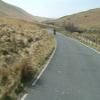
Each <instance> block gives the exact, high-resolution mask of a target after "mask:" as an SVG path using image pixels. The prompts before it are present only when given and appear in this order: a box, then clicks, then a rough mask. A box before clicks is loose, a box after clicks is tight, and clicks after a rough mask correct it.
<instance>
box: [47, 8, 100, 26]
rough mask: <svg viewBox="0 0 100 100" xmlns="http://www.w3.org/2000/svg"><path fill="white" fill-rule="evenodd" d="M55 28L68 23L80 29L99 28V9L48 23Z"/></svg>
mask: <svg viewBox="0 0 100 100" xmlns="http://www.w3.org/2000/svg"><path fill="white" fill-rule="evenodd" d="M48 22H49V23H51V24H56V25H57V26H58V25H59V26H63V25H65V24H68V23H73V24H75V25H77V26H80V27H85V28H86V27H100V8H96V9H91V10H88V11H84V12H80V13H76V14H73V15H68V16H64V17H61V18H59V19H56V20H53V21H48Z"/></svg>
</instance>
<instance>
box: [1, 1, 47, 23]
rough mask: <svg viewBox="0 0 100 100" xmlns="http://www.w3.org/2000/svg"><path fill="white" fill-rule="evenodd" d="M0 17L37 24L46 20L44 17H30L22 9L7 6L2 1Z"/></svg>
mask: <svg viewBox="0 0 100 100" xmlns="http://www.w3.org/2000/svg"><path fill="white" fill-rule="evenodd" d="M0 17H9V18H16V19H23V20H27V21H38V22H41V21H45V20H47V18H45V17H38V16H32V15H31V14H29V13H27V12H26V11H24V10H23V9H21V8H19V7H16V6H13V5H11V4H8V3H6V2H4V1H2V0H0Z"/></svg>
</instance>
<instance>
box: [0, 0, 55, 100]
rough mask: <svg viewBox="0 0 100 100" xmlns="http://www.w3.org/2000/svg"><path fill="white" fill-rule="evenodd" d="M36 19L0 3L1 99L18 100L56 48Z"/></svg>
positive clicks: (50, 36)
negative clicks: (27, 84) (26, 84)
mask: <svg viewBox="0 0 100 100" xmlns="http://www.w3.org/2000/svg"><path fill="white" fill-rule="evenodd" d="M36 18H37V17H34V16H32V15H30V14H28V13H27V12H25V11H24V10H22V9H20V8H18V7H15V6H12V5H9V4H7V3H4V2H3V1H1V0H0V100H17V98H18V95H19V94H20V93H22V91H23V90H24V87H25V86H24V85H25V83H27V82H29V81H30V80H31V79H33V78H34V77H35V76H36V74H38V73H40V71H41V69H42V68H43V64H44V63H45V62H46V60H48V57H49V56H50V54H51V53H52V51H53V49H54V48H55V41H54V37H53V36H52V35H51V34H48V31H47V30H46V29H45V28H43V26H42V24H40V23H38V22H37V20H36ZM39 18H41V17H38V20H39ZM41 20H43V18H42V19H41ZM31 21H32V22H31Z"/></svg>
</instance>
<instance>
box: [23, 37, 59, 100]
mask: <svg viewBox="0 0 100 100" xmlns="http://www.w3.org/2000/svg"><path fill="white" fill-rule="evenodd" d="M56 49H57V42H56V39H55V49H54V51H53V53H52V54H51V56H50V58H49V60H48V61H47V63H46V64H45V65H44V66H45V67H44V68H43V69H42V71H41V72H40V74H39V75H38V76H37V78H36V80H35V81H34V82H33V83H32V86H34V85H35V84H36V83H37V81H38V80H39V78H40V77H41V75H42V74H43V72H44V71H45V70H46V68H47V67H48V65H49V63H50V62H51V59H52V58H53V56H54V54H55V52H56ZM27 96H28V94H25V95H24V96H23V97H22V98H21V100H25V98H26V97H27Z"/></svg>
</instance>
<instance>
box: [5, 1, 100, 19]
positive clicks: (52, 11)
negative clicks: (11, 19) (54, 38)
mask: <svg viewBox="0 0 100 100" xmlns="http://www.w3.org/2000/svg"><path fill="white" fill-rule="evenodd" d="M4 1H6V2H8V3H10V4H13V5H16V6H18V7H20V8H23V9H24V10H26V11H27V12H29V13H31V14H33V15H36V16H43V17H50V18H58V17H60V16H65V15H69V14H73V13H76V12H81V11H84V10H88V9H92V8H100V0H4Z"/></svg>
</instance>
